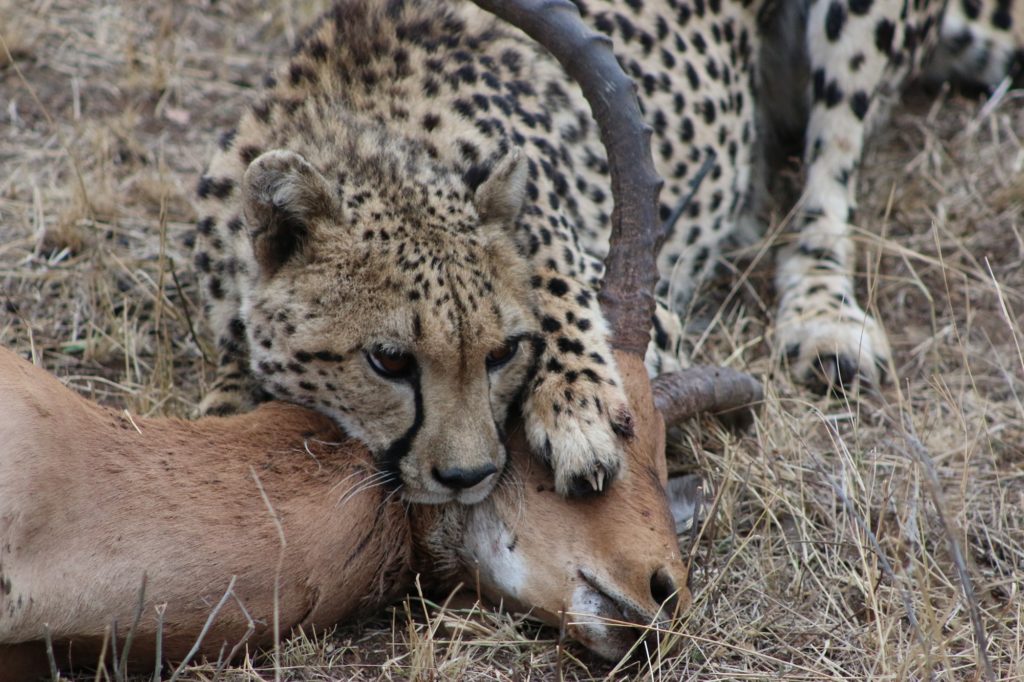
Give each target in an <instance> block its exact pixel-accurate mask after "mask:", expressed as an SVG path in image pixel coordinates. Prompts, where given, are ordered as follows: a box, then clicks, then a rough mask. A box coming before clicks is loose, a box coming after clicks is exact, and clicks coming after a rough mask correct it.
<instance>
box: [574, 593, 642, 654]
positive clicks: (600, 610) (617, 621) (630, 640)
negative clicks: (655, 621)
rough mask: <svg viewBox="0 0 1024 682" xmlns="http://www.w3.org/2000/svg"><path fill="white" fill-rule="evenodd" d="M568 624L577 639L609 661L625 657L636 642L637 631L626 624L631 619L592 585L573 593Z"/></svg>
mask: <svg viewBox="0 0 1024 682" xmlns="http://www.w3.org/2000/svg"><path fill="white" fill-rule="evenodd" d="M569 610H570V613H569V614H568V616H567V621H566V625H567V627H568V628H569V630H570V632H571V633H572V636H573V638H574V639H576V640H578V641H580V642H582V643H583V644H585V645H586V646H587V648H589V649H590V650H591V651H593V652H594V653H596V654H597V655H599V656H601V657H602V658H605V659H607V660H610V661H617V660H619V659H620V658H622V657H623V656H625V655H626V654H627V653H628V652H629V650H630V648H631V647H632V646H633V644H634V643H635V642H636V630H635V629H634V628H633V627H631V626H629V625H625V624H624V623H626V622H628V619H627V618H626V617H625V616H624V615H623V614H622V612H621V611H620V610H619V608H618V607H617V606H616V605H615V604H614V603H613V602H612V601H611V600H610V599H609V598H608V597H606V596H604V595H603V594H601V593H600V592H598V591H596V590H595V589H593V588H592V587H590V586H589V585H580V586H579V587H577V588H576V590H575V591H574V592H573V594H572V605H571V607H570V609H569Z"/></svg>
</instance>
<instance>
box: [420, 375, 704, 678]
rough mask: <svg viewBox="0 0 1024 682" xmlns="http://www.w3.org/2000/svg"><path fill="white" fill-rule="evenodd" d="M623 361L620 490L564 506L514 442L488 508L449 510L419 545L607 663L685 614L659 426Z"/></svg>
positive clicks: (459, 576)
mask: <svg viewBox="0 0 1024 682" xmlns="http://www.w3.org/2000/svg"><path fill="white" fill-rule="evenodd" d="M617 359H618V360H619V362H623V361H625V364H623V365H621V367H622V369H623V370H625V371H624V374H623V378H624V381H625V384H626V388H627V390H628V391H629V395H630V398H631V399H632V405H633V409H634V414H635V415H636V417H637V421H636V436H635V438H634V439H633V441H632V442H631V444H630V447H629V451H628V460H627V465H626V467H627V472H626V475H625V476H624V477H623V478H622V480H620V481H618V482H617V483H616V484H615V485H614V486H612V487H611V488H610V489H609V490H608V491H606V492H605V493H604V494H602V495H599V496H593V497H588V498H582V499H575V500H566V499H565V498H562V497H561V496H559V495H558V494H557V493H556V492H555V490H554V479H553V478H552V475H551V472H550V471H549V470H548V469H547V468H546V467H545V466H544V465H543V464H540V463H538V461H537V458H536V457H532V456H530V454H529V452H528V451H527V448H526V445H525V441H524V439H523V434H522V431H521V430H518V431H515V432H513V433H512V434H510V437H509V440H508V443H507V445H508V448H509V453H510V462H509V468H508V470H506V472H505V474H504V476H503V478H502V480H501V481H500V482H499V484H498V487H497V489H496V490H495V491H494V492H493V493H492V494H491V496H490V497H489V498H488V499H487V500H485V501H484V502H482V503H480V504H478V505H475V506H473V507H464V506H457V505H450V506H448V507H445V508H444V509H443V510H442V511H441V512H439V514H438V515H437V516H432V517H428V518H429V519H430V524H429V525H428V526H427V527H426V528H420V529H417V530H415V531H414V534H413V535H414V537H416V538H417V539H418V540H417V541H418V542H421V543H423V545H424V546H423V549H422V551H424V552H425V553H426V554H427V558H428V563H429V564H430V565H431V566H442V567H451V566H455V567H457V569H456V573H455V575H454V576H445V577H448V578H450V579H456V580H460V581H461V582H462V583H463V584H464V585H467V586H470V587H471V588H472V587H473V586H476V585H479V587H480V590H481V592H482V594H483V596H485V597H486V598H488V599H490V600H492V601H494V602H499V601H500V602H504V603H505V604H507V605H510V606H512V607H514V608H515V609H517V610H521V611H529V612H530V613H531V614H532V615H533V616H535V617H537V618H539V619H540V620H542V621H544V622H546V623H547V624H549V625H553V626H555V627H558V626H559V625H561V624H563V623H564V625H565V627H566V634H568V635H569V636H570V637H572V638H573V639H575V640H577V641H579V642H580V643H582V644H584V645H585V646H586V647H587V648H589V649H590V650H592V651H594V652H595V653H597V654H598V655H600V656H602V657H604V658H608V659H618V658H621V657H622V656H623V655H624V654H626V653H627V652H628V651H629V650H630V648H631V647H632V646H633V645H634V644H635V643H636V642H637V639H638V637H639V636H641V635H642V634H643V632H644V630H643V629H642V628H643V627H644V626H649V625H656V626H660V627H665V626H666V624H667V622H668V621H669V620H670V619H671V618H672V617H673V616H674V615H675V614H677V613H679V612H680V611H681V610H683V609H685V608H686V607H687V606H689V604H690V593H689V590H687V587H686V581H687V567H686V565H685V564H684V563H683V560H682V557H681V556H680V553H679V547H678V544H677V539H676V533H675V523H674V521H673V518H672V515H671V513H670V510H669V498H668V495H667V493H666V469H665V458H664V433H665V429H664V424H663V422H662V419H661V416H660V415H659V413H658V411H657V410H656V409H655V407H654V405H653V404H652V402H651V399H650V389H649V388H647V386H648V381H647V377H646V374H645V372H644V368H643V366H642V365H641V364H639V363H637V362H636V361H635V359H634V358H631V357H630V356H626V355H621V357H619V358H617ZM645 389H646V394H647V398H646V400H645V399H644V392H645Z"/></svg>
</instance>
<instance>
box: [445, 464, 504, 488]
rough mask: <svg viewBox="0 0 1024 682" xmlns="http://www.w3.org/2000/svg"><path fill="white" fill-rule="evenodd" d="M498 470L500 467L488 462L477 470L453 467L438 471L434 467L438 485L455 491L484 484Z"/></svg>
mask: <svg viewBox="0 0 1024 682" xmlns="http://www.w3.org/2000/svg"><path fill="white" fill-rule="evenodd" d="M497 470H498V467H496V466H494V464H492V463H490V462H488V463H487V464H484V465H483V466H479V467H476V468H475V469H464V468H462V467H452V468H450V469H438V468H437V467H434V471H433V473H434V478H435V479H436V480H437V482H438V483H440V484H441V485H443V486H445V487H446V488H451V489H453V490H466V489H467V488H472V487H473V486H475V485H477V484H478V483H481V482H483V481H484V480H485V479H486V478H487V477H488V476H491V475H493V474H494V473H495V472H496V471H497Z"/></svg>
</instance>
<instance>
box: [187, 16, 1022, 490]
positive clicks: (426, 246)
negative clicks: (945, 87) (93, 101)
mask: <svg viewBox="0 0 1024 682" xmlns="http://www.w3.org/2000/svg"><path fill="white" fill-rule="evenodd" d="M955 1H956V2H960V0H955ZM972 2H973V0H969V3H968V4H971V3H972ZM990 4H991V7H990V6H989V4H986V5H985V11H990V12H994V11H997V10H998V8H999V7H1002V6H1003V5H1004V4H1007V3H1006V0H994V1H993V2H992V3H990ZM577 5H578V6H579V7H580V9H581V12H582V14H583V16H584V18H585V20H586V21H587V22H588V23H590V25H591V26H593V27H594V28H596V29H597V30H599V31H601V32H604V33H606V34H608V35H610V36H611V37H612V39H613V41H614V44H615V50H616V55H617V56H618V58H619V61H620V63H622V65H623V67H624V68H625V70H626V72H627V73H628V74H629V75H631V76H632V77H633V78H634V79H635V80H636V82H637V85H638V94H639V96H640V99H641V103H642V105H643V109H644V112H645V116H646V117H647V120H648V122H649V123H650V125H651V126H652V128H653V130H654V134H653V138H652V151H653V153H654V158H655V162H656V165H657V167H658V170H659V172H660V173H661V174H662V176H663V177H664V178H665V181H666V182H665V187H664V189H663V192H662V198H661V213H662V217H663V218H667V217H668V216H669V215H670V214H671V213H672V211H673V208H675V207H676V206H677V205H680V202H681V200H682V198H683V197H685V196H687V195H689V194H690V192H691V189H693V187H694V185H695V183H694V179H695V177H697V176H698V174H700V173H701V169H702V168H703V169H704V170H705V171H706V175H704V177H703V180H702V181H701V182H700V184H699V185H698V186H696V191H695V194H694V195H693V196H692V198H691V200H690V201H689V203H687V204H686V205H685V210H684V211H683V215H682V216H681V217H680V218H679V220H677V221H676V222H675V223H674V225H673V227H672V229H671V232H670V234H669V237H668V239H667V241H666V243H665V246H664V248H663V249H662V251H661V253H660V256H659V261H658V267H659V272H660V274H661V281H660V283H659V285H658V290H657V294H658V297H659V299H660V301H661V302H662V303H664V304H665V305H664V306H663V307H662V308H661V309H660V310H659V313H658V315H656V317H655V320H654V329H653V332H652V334H653V339H654V343H653V345H652V351H651V352H650V353H649V354H648V360H649V367H650V369H651V371H652V372H657V371H661V370H663V369H667V368H670V367H671V366H673V365H675V364H677V362H678V358H677V356H678V355H679V354H680V348H681V345H680V341H681V326H680V323H679V318H678V315H677V314H676V313H678V312H679V311H681V310H685V308H686V306H687V305H688V303H689V302H690V299H691V297H692V295H693V292H694V291H695V287H696V285H697V283H698V282H699V281H700V280H701V278H702V277H704V276H705V275H706V274H707V273H708V272H709V271H710V269H711V268H712V267H713V266H714V264H715V262H716V261H717V260H718V257H719V254H720V251H721V248H722V245H723V243H725V241H726V240H729V239H733V238H735V236H736V235H737V234H738V233H739V232H741V231H742V230H741V226H743V225H746V224H749V223H756V222H758V220H759V219H760V213H761V212H762V211H763V207H764V206H765V205H766V204H767V203H768V201H767V199H766V197H768V196H770V195H771V192H772V185H773V182H772V178H773V172H774V170H773V168H772V165H771V164H772V162H773V161H772V160H773V158H774V157H777V156H780V155H782V154H783V153H786V152H788V151H791V150H788V149H787V147H786V145H785V144H784V143H783V142H779V140H782V141H785V140H787V139H789V140H792V139H793V138H794V133H793V131H794V130H795V131H798V133H799V135H798V137H799V138H800V145H801V146H806V149H805V151H804V160H805V173H806V185H805V190H804V192H803V196H802V198H801V201H800V203H799V204H798V207H799V214H798V217H797V219H796V220H795V221H794V224H795V225H796V231H795V236H794V238H793V239H792V240H791V243H790V246H789V247H787V248H783V249H782V251H781V252H780V263H779V275H778V282H777V283H778V288H779V296H780V312H779V319H778V325H779V330H778V335H779V343H778V345H779V347H780V348H785V349H786V350H787V352H788V355H789V357H790V360H791V363H792V364H793V366H794V369H795V370H796V371H798V372H799V373H801V374H807V375H814V376H819V375H821V374H822V373H825V374H828V373H829V372H830V371H831V373H832V375H833V378H834V377H835V375H838V378H839V379H844V378H848V376H849V375H850V374H851V372H852V373H855V374H856V373H861V374H863V375H865V376H867V378H869V379H873V378H877V369H876V368H877V367H878V366H880V365H882V364H884V363H885V361H886V359H887V357H888V345H887V343H886V341H885V335H884V333H883V332H882V331H881V327H880V326H878V325H877V323H875V321H874V320H873V319H872V318H871V317H870V316H868V315H867V314H866V313H864V312H863V311H862V310H861V308H860V307H859V306H858V305H857V303H856V301H855V299H854V296H853V287H852V268H853V265H854V256H853V247H852V241H851V239H850V221H851V218H852V216H851V214H852V208H853V207H854V206H855V201H854V196H853V188H854V186H855V184H856V169H857V163H858V161H859V157H860V154H861V149H862V145H863V141H864V136H865V135H866V131H867V130H868V129H869V126H870V124H871V123H872V122H873V121H875V120H877V118H878V116H880V114H879V113H878V112H879V111H880V109H881V104H880V101H879V100H880V99H881V97H882V95H883V94H884V90H885V87H883V86H890V85H891V84H892V83H896V82H900V81H902V80H903V79H905V78H906V76H907V75H908V74H910V73H912V72H914V71H915V70H917V68H918V67H919V65H920V63H921V59H922V56H923V55H924V54H925V53H927V52H928V51H929V50H930V49H931V46H932V45H933V44H934V43H935V42H936V40H937V39H938V34H939V31H938V26H939V22H940V20H941V19H942V15H941V13H942V10H943V7H942V6H941V3H940V2H928V0H921V2H915V3H913V8H912V9H910V8H908V3H902V2H894V1H893V0H874V1H873V2H872V0H817V1H816V2H810V1H809V0H794V1H793V2H775V1H774V0H761V1H760V2H758V1H750V2H740V1H738V0H737V1H732V0H662V1H659V2H653V1H651V0H603V1H601V0H586V1H583V0H578V2H577ZM965 6H966V5H965ZM972 6H973V4H972ZM992 7H994V8H995V9H992ZM1014 11H1016V10H1014ZM952 14H953V8H952V7H951V8H950V10H949V12H948V13H947V16H946V24H947V25H948V26H951V27H953V28H958V29H962V26H961V25H960V24H957V21H959V20H960V19H961V18H962V17H961V16H960V15H961V14H962V12H960V13H957V14H956V17H954V18H953V19H950V16H952ZM1000 16H1001V15H1000ZM970 25H971V26H973V24H970ZM950 30H952V29H950ZM960 33H961V34H962V30H960ZM1003 34H1005V35H1006V36H1010V35H1011V31H1010V30H1009V29H1007V30H1006V31H1003V33H1002V34H1000V35H1003ZM986 35H987V34H986ZM865 37H867V38H865ZM961 37H962V35H961ZM972 40H973V39H972ZM1008 41H1009V42H1008V43H1007V44H1010V43H1012V38H1011V39H1008ZM961 42H962V41H961ZM1004 42H1006V41H1004ZM962 51H963V50H962V49H961V52H962ZM969 52H970V53H971V54H972V55H974V58H975V59H977V55H976V50H975V51H970V50H969ZM990 52H991V51H990ZM786 54H792V55H793V56H794V60H791V61H786V60H781V63H776V62H779V61H780V60H779V59H778V56H779V55H786ZM1000 54H1002V53H1000ZM954 57H955V55H954ZM999 59H1002V57H999ZM951 63H958V62H957V60H956V59H955V58H954V59H952V60H951ZM787 69H788V71H787ZM992 73H995V70H993V71H992ZM989 79H990V80H991V77H989ZM804 140H806V141H807V143H806V145H804V144H803V141H804ZM798 153H799V152H798ZM607 173H608V171H607V164H606V161H605V156H604V149H603V147H602V145H601V143H600V141H599V139H598V131H597V130H596V126H595V124H594V123H593V121H592V119H591V116H590V112H589V108H588V107H587V105H586V102H585V101H584V100H583V98H582V96H581V94H580V93H579V91H578V89H577V87H576V86H575V84H574V83H573V82H571V80H570V79H569V78H568V77H567V76H566V75H565V73H564V72H563V71H562V70H561V68H560V67H559V66H558V65H557V64H556V63H555V62H554V61H553V59H552V58H550V57H549V56H548V55H547V54H546V53H544V52H543V51H542V50H541V49H540V48H539V47H537V46H536V45H535V44H534V43H532V42H531V41H530V40H529V39H528V38H526V37H525V36H524V35H523V34H521V33H520V32H518V31H517V30H515V29H512V28H510V27H508V26H505V25H503V24H501V23H500V22H497V21H496V20H494V19H493V18H491V17H490V16H489V15H486V14H485V13H483V12H482V11H480V10H478V9H476V8H475V7H474V6H472V5H470V4H468V3H463V2H443V1H442V0H422V1H419V2H412V1H411V0H405V1H403V0H392V1H391V2H384V1H383V0H380V1H374V0H340V2H339V3H338V4H337V5H336V6H335V8H334V10H333V11H332V12H331V13H329V14H328V15H326V16H325V17H324V18H323V19H322V20H321V21H320V22H319V23H318V24H317V25H315V26H314V27H313V28H312V29H311V30H310V31H309V33H308V35H307V36H306V38H304V39H303V40H302V41H301V42H300V44H299V46H298V48H297V49H296V52H295V54H294V55H293V57H292V59H291V61H290V62H289V64H288V65H287V66H286V67H285V68H284V69H282V70H281V71H280V72H279V73H278V74H277V75H276V77H274V78H272V79H270V81H269V82H268V85H267V88H266V90H265V92H264V94H263V95H262V96H261V97H260V99H259V100H258V101H257V102H256V103H255V104H254V105H253V107H252V108H251V109H250V110H249V111H248V112H247V113H246V114H245V115H244V116H243V117H242V119H241V121H240V123H239V125H238V128H237V130H236V131H234V132H233V133H231V134H229V135H226V136H225V137H224V138H223V139H222V141H221V145H220V150H219V151H218V152H217V154H216V155H215V157H214V158H213V160H212V162H211V164H210V166H209V169H208V170H207V172H206V173H205V174H204V175H203V178H202V179H201V181H200V185H199V193H198V194H199V200H198V209H199V212H200V216H201V217H200V220H199V224H198V231H197V236H196V265H197V268H198V270H199V271H200V276H201V278H202V280H203V285H204V286H203V291H204V295H205V296H206V298H207V302H208V309H209V313H210V315H209V317H210V320H211V326H212V328H213V330H214V332H215V334H216V336H217V342H218V346H219V350H220V354H221V359H220V368H219V371H218V378H217V381H216V383H215V384H214V388H213V390H212V391H211V392H210V393H209V394H208V395H207V397H206V399H205V400H204V402H203V405H202V409H203V410H204V411H206V412H218V411H233V410H238V409H246V408H247V407H248V406H250V405H251V404H252V403H253V402H255V401H258V400H260V399H262V398H263V397H265V396H266V395H268V394H272V395H275V396H277V397H280V398H283V399H287V400H292V401H296V402H300V403H303V404H306V405H310V406H312V407H315V408H317V409H320V410H322V411H324V412H326V413H327V414H329V415H330V416H332V417H333V418H334V419H336V420H337V421H338V422H339V423H340V424H341V425H342V426H343V427H345V428H346V429H348V430H349V431H350V432H351V433H353V434H355V435H357V436H359V437H361V438H362V439H363V440H365V441H366V442H367V443H368V444H369V445H370V447H371V448H372V449H373V450H374V452H375V453H377V455H378V458H379V460H380V462H381V465H382V470H383V471H384V472H385V473H386V474H391V475H393V476H395V477H397V478H400V480H401V481H402V483H404V484H405V493H406V495H407V496H408V497H409V499H411V500H414V501H425V502H439V501H444V500H448V499H459V500H462V501H465V502H472V501H476V500H478V499H480V498H481V497H482V496H483V495H485V494H486V492H487V491H488V490H489V487H490V485H492V484H493V480H494V479H495V478H496V477H494V476H487V477H485V478H484V479H483V480H481V479H480V478H479V476H476V475H470V474H474V472H475V474H480V473H482V472H485V471H491V470H496V469H498V468H500V466H501V465H502V463H503V461H504V452H503V450H502V449H501V435H502V427H503V426H504V423H505V419H506V417H507V415H508V413H509V411H510V409H513V406H514V407H515V408H516V409H520V410H521V411H522V414H523V417H524V424H525V428H526V432H527V436H528V439H529V441H530V444H531V446H532V447H533V448H534V449H535V451H537V452H539V453H541V454H542V455H543V456H546V457H547V458H549V459H550V461H551V463H552V465H553V466H554V469H555V473H556V482H557V485H558V489H559V491H560V492H563V493H564V492H571V491H574V490H580V489H586V484H587V483H588V482H589V484H590V485H591V486H596V487H600V485H601V483H600V479H601V478H603V477H604V476H608V477H614V475H615V474H616V472H617V470H618V466H619V462H620V460H621V439H622V438H623V437H625V436H627V435H628V431H629V412H628V406H627V405H626V401H625V398H624V395H623V393H622V391H621V388H620V385H619V384H620V382H619V377H618V374H617V371H616V368H615V365H614V361H613V358H612V355H611V352H610V350H609V346H608V339H607V332H606V329H605V326H604V323H603V321H602V319H601V315H600V311H599V310H598V308H597V303H596V290H597V287H598V286H599V283H600V277H601V272H602V266H601V262H600V259H601V258H602V257H603V255H604V254H605V252H606V250H607V240H608V232H609V227H610V225H609V220H610V213H611V197H610V196H609V194H608V186H609V182H608V177H607ZM669 309H670V310H671V311H672V312H671V313H670V312H667V311H668V310H669ZM508 351H511V354H509V352H508ZM495 353H497V356H496V355H495ZM381 354H383V355H381ZM506 356H507V357H506ZM379 357H383V358H384V359H385V361H386V362H391V363H394V362H399V361H400V363H404V364H403V373H401V375H400V376H399V375H393V376H384V375H382V374H381V371H380V367H379V366H376V365H375V364H374V362H375V360H374V359H375V358H379ZM495 357H498V358H499V359H500V360H501V362H500V363H496V362H494V358H495ZM389 358H390V359H389ZM822 358H830V359H831V362H832V364H831V365H830V366H828V363H826V362H823V361H822ZM396 359H397V360H396ZM844 375H845V376H844ZM451 472H455V473H454V474H452V475H457V476H456V479H458V476H462V479H458V480H457V481H456V483H455V484H452V483H451V482H452V480H455V479H452V478H451V476H448V474H451ZM439 473H444V474H445V475H444V476H440V478H439ZM459 481H461V482H459ZM473 481H475V482H473ZM468 482H473V485H462V484H463V483H468ZM581 486H582V488H581Z"/></svg>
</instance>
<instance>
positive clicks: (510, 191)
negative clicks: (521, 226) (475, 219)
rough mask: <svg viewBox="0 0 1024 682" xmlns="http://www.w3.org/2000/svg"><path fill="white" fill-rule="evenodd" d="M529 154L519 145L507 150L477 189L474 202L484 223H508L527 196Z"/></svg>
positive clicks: (515, 216) (514, 216)
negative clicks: (527, 157)
mask: <svg viewBox="0 0 1024 682" xmlns="http://www.w3.org/2000/svg"><path fill="white" fill-rule="evenodd" d="M526 177H527V163H526V155H525V154H523V152H522V151H521V150H520V149H519V148H513V149H512V150H511V151H510V152H509V153H507V154H505V156H504V157H502V158H501V159H500V160H499V161H498V162H497V163H496V164H494V167H493V168H492V169H491V172H490V175H488V176H487V179H486V180H484V181H483V182H482V183H481V184H480V186H479V187H478V188H477V190H476V195H475V196H474V197H473V203H474V204H475V205H476V211H477V213H478V214H480V219H481V221H482V222H484V223H498V224H506V225H507V224H509V223H511V222H513V221H514V220H515V219H516V218H518V217H519V212H520V211H522V210H523V201H524V200H525V199H526Z"/></svg>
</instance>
